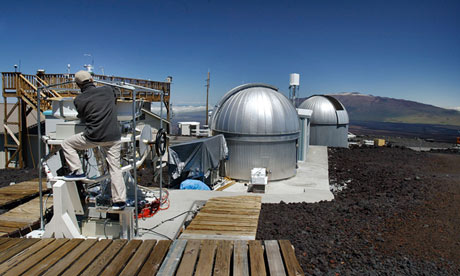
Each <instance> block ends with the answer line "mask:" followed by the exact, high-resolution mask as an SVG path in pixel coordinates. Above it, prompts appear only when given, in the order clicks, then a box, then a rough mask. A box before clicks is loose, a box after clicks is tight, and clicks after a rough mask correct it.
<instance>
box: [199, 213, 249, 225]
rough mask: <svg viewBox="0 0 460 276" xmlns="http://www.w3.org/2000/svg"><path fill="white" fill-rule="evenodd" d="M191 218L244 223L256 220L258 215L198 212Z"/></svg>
mask: <svg viewBox="0 0 460 276" xmlns="http://www.w3.org/2000/svg"><path fill="white" fill-rule="evenodd" d="M193 220H197V221H215V222H219V221H221V222H232V221H238V222H245V223H252V222H256V221H257V220H258V216H238V215H234V216H230V215H226V216H221V215H214V214H198V215H197V216H196V217H195V218H194V219H193Z"/></svg>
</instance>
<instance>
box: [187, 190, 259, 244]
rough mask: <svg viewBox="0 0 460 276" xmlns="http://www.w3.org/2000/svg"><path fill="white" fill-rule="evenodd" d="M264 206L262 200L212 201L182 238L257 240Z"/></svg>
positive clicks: (255, 198)
mask: <svg viewBox="0 0 460 276" xmlns="http://www.w3.org/2000/svg"><path fill="white" fill-rule="evenodd" d="M261 206H262V204H261V197H260V196H230V197H215V198H211V199H209V200H208V201H207V202H206V204H205V205H204V206H203V208H201V210H200V212H199V213H198V214H197V215H196V217H195V218H193V220H192V222H191V223H190V224H189V225H188V226H187V228H186V229H185V231H184V232H183V233H182V234H181V236H180V237H179V238H181V239H221V240H225V239H229V240H241V239H249V240H254V239H255V237H256V232H257V225H258V222H259V214H260V208H261Z"/></svg>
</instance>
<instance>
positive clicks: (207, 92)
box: [206, 71, 210, 125]
mask: <svg viewBox="0 0 460 276" xmlns="http://www.w3.org/2000/svg"><path fill="white" fill-rule="evenodd" d="M209 76H210V73H209V71H208V78H207V79H206V125H208V123H209V122H208V117H209V115H208V112H209V111H208V100H209Z"/></svg>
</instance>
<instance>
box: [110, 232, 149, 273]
mask: <svg viewBox="0 0 460 276" xmlns="http://www.w3.org/2000/svg"><path fill="white" fill-rule="evenodd" d="M141 243H142V241H141V240H130V241H129V242H128V244H126V245H125V246H124V247H123V249H122V250H121V251H120V252H119V253H118V254H117V256H116V257H115V258H114V259H113V260H112V262H111V263H110V265H108V266H107V267H106V268H105V269H104V271H103V272H102V273H101V276H111V275H118V274H119V273H120V272H121V270H122V269H123V267H124V266H125V265H126V263H128V261H129V259H130V258H131V257H132V256H133V255H134V253H135V252H136V250H137V248H138V247H139V246H140V245H141Z"/></svg>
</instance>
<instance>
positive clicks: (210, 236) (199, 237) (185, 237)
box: [179, 234, 255, 241]
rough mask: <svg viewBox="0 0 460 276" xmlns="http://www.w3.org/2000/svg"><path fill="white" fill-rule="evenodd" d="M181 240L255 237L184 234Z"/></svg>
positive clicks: (249, 237) (252, 237) (247, 238)
mask: <svg viewBox="0 0 460 276" xmlns="http://www.w3.org/2000/svg"><path fill="white" fill-rule="evenodd" d="M179 239H182V240H232V241H237V240H246V241H247V240H254V239H255V236H254V235H251V236H240V235H204V234H182V235H180V237H179Z"/></svg>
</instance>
